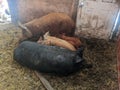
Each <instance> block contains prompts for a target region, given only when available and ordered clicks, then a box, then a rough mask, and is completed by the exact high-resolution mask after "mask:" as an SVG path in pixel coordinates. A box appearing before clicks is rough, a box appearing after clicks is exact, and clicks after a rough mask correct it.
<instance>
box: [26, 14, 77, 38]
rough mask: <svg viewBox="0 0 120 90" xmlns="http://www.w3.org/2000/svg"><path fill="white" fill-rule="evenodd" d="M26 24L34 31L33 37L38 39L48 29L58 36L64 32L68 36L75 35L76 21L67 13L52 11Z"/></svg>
mask: <svg viewBox="0 0 120 90" xmlns="http://www.w3.org/2000/svg"><path fill="white" fill-rule="evenodd" d="M25 26H26V27H27V28H28V29H29V30H30V32H31V33H32V35H33V36H32V38H35V39H36V40H38V39H39V37H40V36H41V35H44V34H45V33H46V32H47V31H49V32H50V34H51V35H52V36H58V35H59V34H63V33H65V35H68V36H73V35H74V29H75V23H74V21H73V20H72V19H71V18H70V17H69V16H68V15H67V14H65V13H50V14H48V15H45V16H43V17H41V18H38V19H34V20H32V21H30V22H28V23H26V24H25ZM26 38H28V37H26Z"/></svg>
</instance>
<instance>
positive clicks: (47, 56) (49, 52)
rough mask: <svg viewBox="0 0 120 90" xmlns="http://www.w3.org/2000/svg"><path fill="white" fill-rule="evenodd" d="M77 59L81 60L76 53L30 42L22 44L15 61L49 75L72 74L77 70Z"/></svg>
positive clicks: (18, 48) (17, 50) (16, 52)
mask: <svg viewBox="0 0 120 90" xmlns="http://www.w3.org/2000/svg"><path fill="white" fill-rule="evenodd" d="M76 57H77V58H76ZM76 59H81V58H80V57H78V56H77V54H76V52H74V51H70V50H67V49H64V48H60V47H57V46H46V45H40V44H37V43H34V42H29V41H24V42H22V43H21V44H20V45H19V46H18V47H17V48H16V49H15V50H14V60H16V61H17V62H18V63H20V64H21V65H23V66H26V67H28V68H31V69H35V70H39V71H41V72H47V73H51V72H53V73H57V74H59V73H60V74H64V73H71V72H73V71H74V70H75V67H74V66H75V65H74V64H75V61H76ZM81 62H82V59H81Z"/></svg>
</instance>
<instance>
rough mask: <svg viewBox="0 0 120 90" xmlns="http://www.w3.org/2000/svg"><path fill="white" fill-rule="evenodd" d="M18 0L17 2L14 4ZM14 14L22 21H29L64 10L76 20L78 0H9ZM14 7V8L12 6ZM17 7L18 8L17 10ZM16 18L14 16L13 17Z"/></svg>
mask: <svg viewBox="0 0 120 90" xmlns="http://www.w3.org/2000/svg"><path fill="white" fill-rule="evenodd" d="M14 2H16V4H13V3H14ZM8 3H9V5H10V4H12V5H10V7H11V12H12V13H13V11H15V12H17V13H18V14H17V15H15V12H14V14H12V16H16V17H17V19H18V20H19V21H21V22H22V23H26V22H29V21H31V20H33V19H34V18H39V17H41V16H43V15H46V14H48V13H50V12H64V13H67V14H68V15H69V16H71V17H72V18H73V19H74V20H76V15H77V14H76V13H77V6H78V5H77V4H78V0H8ZM12 7H14V8H12ZM15 8H17V10H15ZM13 19H14V17H13Z"/></svg>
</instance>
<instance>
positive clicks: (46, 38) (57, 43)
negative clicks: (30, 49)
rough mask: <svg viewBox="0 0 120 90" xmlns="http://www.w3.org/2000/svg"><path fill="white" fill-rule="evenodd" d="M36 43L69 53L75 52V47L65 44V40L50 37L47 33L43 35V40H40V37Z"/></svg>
mask: <svg viewBox="0 0 120 90" xmlns="http://www.w3.org/2000/svg"><path fill="white" fill-rule="evenodd" d="M37 43H40V44H45V45H54V46H59V47H63V48H67V49H69V50H71V51H76V49H75V47H74V46H73V45H72V44H71V43H69V42H67V41H66V40H63V39H60V38H57V37H53V36H50V35H49V33H48V32H47V33H46V34H45V35H44V40H42V38H41V37H40V39H39V40H38V41H37Z"/></svg>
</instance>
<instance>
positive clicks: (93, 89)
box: [0, 24, 118, 90]
mask: <svg viewBox="0 0 120 90" xmlns="http://www.w3.org/2000/svg"><path fill="white" fill-rule="evenodd" d="M20 36H21V29H19V28H17V27H15V26H14V25H12V24H8V25H2V26H0V90H45V88H44V86H43V85H42V83H41V82H40V80H39V79H38V77H36V75H35V74H34V72H33V71H32V70H30V69H28V68H25V67H22V66H20V65H19V64H18V63H17V62H15V61H14V60H13V50H14V48H15V47H16V46H17V44H18V40H19V38H20ZM82 42H83V43H84V45H85V46H86V47H85V51H84V57H85V59H86V60H87V61H88V62H89V63H92V64H93V68H91V69H85V70H82V71H81V72H78V73H76V74H74V75H71V76H68V77H57V76H50V75H46V74H43V76H44V77H45V78H46V79H47V80H48V81H49V82H50V84H51V86H52V87H53V88H54V89H55V90H117V89H118V83H117V69H116V64H117V60H116V43H115V42H108V41H105V40H98V39H82Z"/></svg>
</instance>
